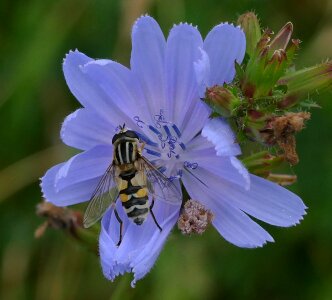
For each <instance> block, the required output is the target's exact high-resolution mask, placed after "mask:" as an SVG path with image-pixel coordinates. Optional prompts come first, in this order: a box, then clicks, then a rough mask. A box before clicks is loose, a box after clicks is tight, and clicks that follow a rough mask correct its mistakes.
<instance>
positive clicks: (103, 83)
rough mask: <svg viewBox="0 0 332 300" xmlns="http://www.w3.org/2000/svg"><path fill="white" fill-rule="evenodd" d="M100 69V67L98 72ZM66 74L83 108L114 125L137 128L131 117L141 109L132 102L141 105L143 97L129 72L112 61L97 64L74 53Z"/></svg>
mask: <svg viewBox="0 0 332 300" xmlns="http://www.w3.org/2000/svg"><path fill="white" fill-rule="evenodd" d="M103 66H104V67H105V68H104V69H102V68H103ZM97 67H100V68H99V69H97V70H96V68H97ZM100 69H102V70H100ZM63 71H64V75H65V78H66V82H67V84H68V86H69V88H70V90H71V92H72V93H73V95H74V96H75V97H76V98H77V99H78V101H80V103H81V104H82V105H83V106H84V107H86V108H88V109H89V110H92V111H95V112H96V113H97V114H98V115H99V116H101V117H103V118H104V119H105V120H109V122H111V123H112V125H113V126H118V125H120V124H123V123H126V124H128V126H130V127H134V126H135V124H134V123H133V122H132V120H131V118H132V114H133V112H136V111H137V110H138V109H139V106H138V105H137V107H135V106H133V104H132V103H133V102H135V101H136V100H137V101H138V103H140V101H139V100H140V99H142V97H141V96H139V85H138V84H137V80H135V79H134V76H133V75H132V74H131V72H130V70H128V69H126V68H125V67H123V66H121V65H120V64H117V63H115V62H112V61H109V60H97V61H95V60H93V59H91V58H89V57H87V56H86V55H84V54H82V53H80V52H78V51H75V52H69V53H68V55H67V56H66V58H65V60H64V63H63ZM90 71H91V72H90ZM99 71H100V72H99ZM100 74H101V76H99V75H100ZM127 97H128V98H127ZM135 99H136V100H135ZM128 103H130V106H129V105H128Z"/></svg>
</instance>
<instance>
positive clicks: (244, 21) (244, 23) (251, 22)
mask: <svg viewBox="0 0 332 300" xmlns="http://www.w3.org/2000/svg"><path fill="white" fill-rule="evenodd" d="M237 23H238V24H239V25H240V26H241V28H242V29H243V31H244V33H245V35H246V40H247V44H246V52H247V53H248V54H249V56H252V55H253V54H254V52H255V51H256V46H257V43H258V41H259V40H260V39H261V36H262V34H261V28H260V26H259V21H258V18H257V16H256V15H255V14H254V13H253V12H247V13H245V14H243V15H241V16H240V17H239V19H238V21H237Z"/></svg>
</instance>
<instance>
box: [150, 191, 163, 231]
mask: <svg viewBox="0 0 332 300" xmlns="http://www.w3.org/2000/svg"><path fill="white" fill-rule="evenodd" d="M153 206H154V197H152V202H151V205H150V213H151V216H152V219H153V221H154V223H155V224H156V225H157V227H158V228H159V230H160V232H161V231H162V230H163V229H162V228H161V227H160V225H159V224H158V222H157V219H156V217H155V215H154V213H153V210H152V208H153Z"/></svg>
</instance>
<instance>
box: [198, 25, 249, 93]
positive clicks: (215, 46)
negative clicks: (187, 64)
mask: <svg viewBox="0 0 332 300" xmlns="http://www.w3.org/2000/svg"><path fill="white" fill-rule="evenodd" d="M204 50H205V51H206V52H207V53H208V55H209V58H210V64H211V74H210V78H209V86H212V85H215V84H223V83H224V82H226V83H229V82H231V81H232V80H233V78H234V75H235V64H234V63H235V61H237V62H238V63H241V62H242V59H243V57H244V54H245V50H246V39H245V35H244V32H243V31H242V29H241V28H239V27H234V26H233V25H231V24H220V25H218V26H216V27H214V28H213V29H212V30H211V31H210V32H209V33H208V35H207V37H206V39H205V41H204Z"/></svg>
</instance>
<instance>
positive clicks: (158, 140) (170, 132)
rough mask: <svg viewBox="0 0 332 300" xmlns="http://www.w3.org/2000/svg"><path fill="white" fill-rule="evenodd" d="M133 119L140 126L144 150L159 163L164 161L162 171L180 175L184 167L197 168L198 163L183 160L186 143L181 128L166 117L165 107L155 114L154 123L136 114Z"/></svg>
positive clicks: (138, 132) (139, 133) (139, 132)
mask: <svg viewBox="0 0 332 300" xmlns="http://www.w3.org/2000/svg"><path fill="white" fill-rule="evenodd" d="M133 119H134V121H135V123H136V125H137V126H138V127H139V128H140V130H139V131H136V133H137V134H138V135H139V137H140V139H141V140H142V141H143V142H145V147H144V152H145V153H146V154H148V155H149V158H150V159H151V160H152V161H155V162H156V163H157V164H159V163H158V162H161V161H163V162H161V163H160V164H161V165H163V167H161V168H160V170H161V171H162V172H165V171H166V170H167V172H166V173H168V175H173V176H174V175H175V176H176V177H180V176H181V170H182V168H183V167H186V168H191V169H195V168H197V163H191V162H187V161H185V162H183V161H182V160H181V154H182V153H183V152H184V151H185V150H186V145H185V143H184V142H183V141H182V140H181V136H182V133H181V130H180V129H179V127H178V126H177V125H176V124H175V123H173V122H170V121H169V120H167V119H166V117H165V114H164V110H163V109H160V111H159V112H158V114H156V115H154V118H153V123H152V124H149V123H147V122H145V121H144V120H142V119H141V118H140V117H139V116H134V117H133Z"/></svg>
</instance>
